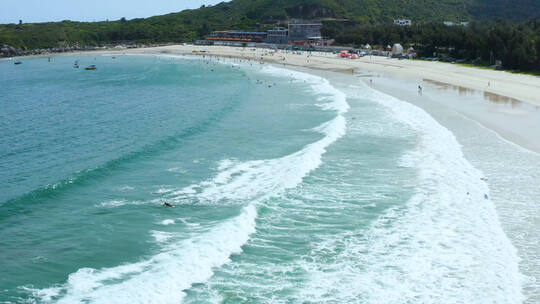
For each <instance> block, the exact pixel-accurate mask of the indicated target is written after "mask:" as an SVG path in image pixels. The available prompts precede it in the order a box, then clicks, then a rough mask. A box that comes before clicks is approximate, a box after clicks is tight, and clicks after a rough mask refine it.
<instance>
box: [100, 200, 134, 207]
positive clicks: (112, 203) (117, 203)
mask: <svg viewBox="0 0 540 304" xmlns="http://www.w3.org/2000/svg"><path fill="white" fill-rule="evenodd" d="M143 204H145V202H140V201H127V200H123V199H122V200H110V201H106V202H102V203H101V204H100V206H101V207H106V208H116V207H120V206H125V205H143Z"/></svg>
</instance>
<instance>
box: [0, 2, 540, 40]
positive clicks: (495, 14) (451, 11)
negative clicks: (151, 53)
mask: <svg viewBox="0 0 540 304" xmlns="http://www.w3.org/2000/svg"><path fill="white" fill-rule="evenodd" d="M539 16H540V1H539V0H512V1H511V0H234V1H231V2H222V3H220V4H218V5H215V6H211V7H201V8H200V9H195V10H185V11H182V12H179V13H172V14H168V15H163V16H155V17H151V18H146V19H133V20H118V21H112V22H92V23H90V22H71V21H63V22H51V23H37V24H20V25H19V24H9V25H0V45H3V44H8V45H10V46H13V47H16V48H29V49H35V48H51V47H58V46H66V45H76V44H79V45H101V44H106V43H119V42H124V41H134V42H141V43H149V42H178V41H191V40H193V39H198V38H201V37H203V36H204V35H207V34H208V33H209V32H210V31H212V30H215V29H232V28H234V29H246V30H248V29H249V30H259V29H267V28H271V27H273V26H275V24H276V23H280V22H281V23H285V22H286V21H287V20H289V19H291V18H298V19H349V20H350V21H351V22H353V23H354V24H385V23H389V22H391V21H392V20H393V19H395V18H408V19H412V20H413V22H415V23H418V22H429V21H436V22H440V21H445V20H451V21H465V20H467V21H472V20H485V19H487V20H493V19H496V18H502V19H509V20H514V21H521V20H526V19H529V18H532V17H539Z"/></svg>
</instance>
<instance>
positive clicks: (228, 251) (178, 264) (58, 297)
mask: <svg viewBox="0 0 540 304" xmlns="http://www.w3.org/2000/svg"><path fill="white" fill-rule="evenodd" d="M269 71H270V72H272V73H276V72H277V71H278V69H276V70H269ZM282 73H283V72H282ZM294 73H295V77H304V78H305V79H306V81H307V80H309V81H310V85H311V88H312V90H313V91H314V92H315V93H316V94H325V96H326V97H327V98H328V99H329V100H330V98H331V101H330V102H329V104H332V105H331V106H329V107H328V109H329V110H334V111H336V112H337V114H338V115H337V116H336V117H335V118H334V119H332V120H330V121H328V122H326V123H323V124H321V125H320V126H318V127H316V128H314V131H315V132H319V133H321V134H323V135H324V136H323V138H322V139H320V140H319V141H316V142H314V143H311V144H309V145H307V146H305V147H304V148H303V149H301V150H300V151H298V152H295V153H293V154H290V155H287V156H284V157H282V158H277V159H267V160H257V161H249V162H244V163H235V162H234V161H232V160H224V161H222V162H221V164H220V166H219V169H220V170H221V172H220V173H218V174H217V176H215V177H214V178H213V179H212V180H209V181H204V182H201V183H199V184H195V185H191V186H189V187H186V188H184V189H181V190H178V191H173V190H170V189H167V191H165V190H164V191H163V193H167V195H168V199H169V200H172V201H173V202H177V203H178V202H181V201H182V200H183V199H184V198H185V197H186V196H191V197H196V198H197V199H198V200H199V202H200V203H208V204H216V203H219V204H220V205H222V203H224V201H225V202H228V201H238V200H247V201H248V203H247V204H246V205H245V207H243V208H242V211H241V214H240V215H239V216H237V217H235V218H232V219H230V220H227V221H225V222H222V223H219V224H217V225H216V226H215V227H213V228H211V229H210V230H208V231H206V232H204V233H202V234H199V235H195V236H193V237H192V238H190V239H187V240H182V241H179V242H174V241H170V242H168V245H163V246H165V247H164V249H163V250H162V251H161V252H160V253H158V254H157V255H155V256H153V257H151V258H149V259H147V260H144V261H141V262H137V263H132V264H126V265H121V266H117V267H112V268H105V269H100V270H96V269H90V268H82V269H79V270H78V271H77V272H75V273H73V274H71V275H70V276H69V278H68V281H67V283H66V284H64V285H62V286H54V287H52V288H48V289H42V290H35V291H34V296H35V297H36V298H38V299H40V301H45V302H49V301H54V302H55V303H79V302H91V303H179V302H181V301H182V299H183V297H184V296H185V293H184V290H186V289H189V288H190V287H191V286H192V285H193V284H195V283H202V282H205V281H207V280H208V279H209V278H211V277H212V275H213V271H214V269H215V268H217V267H220V266H222V265H224V264H226V263H228V262H229V261H230V256H231V255H232V254H236V253H240V252H242V246H243V245H244V244H246V243H247V241H248V240H249V237H250V235H251V234H252V233H254V232H255V225H256V223H255V220H256V218H257V208H256V206H257V203H258V202H260V201H261V200H262V199H264V198H267V197H269V196H273V195H276V194H277V193H279V192H280V191H283V190H285V189H288V188H292V187H296V186H297V185H298V184H300V183H301V182H302V180H303V178H304V177H305V176H306V175H307V174H309V172H311V171H312V170H314V169H316V168H317V167H318V166H319V165H320V164H321V162H322V155H323V154H324V153H325V152H326V148H327V147H328V146H329V145H331V144H332V143H334V142H335V141H336V140H337V139H339V138H340V137H341V136H343V135H344V134H345V130H346V122H345V118H344V117H343V116H342V114H343V113H345V112H346V111H347V109H348V104H347V102H346V99H345V98H346V96H345V94H343V93H342V92H340V91H338V90H336V89H334V88H333V87H332V86H331V85H330V84H329V83H328V81H326V80H325V79H323V78H320V77H315V76H311V75H307V74H303V73H298V72H294ZM113 205H115V204H113ZM181 221H182V222H185V221H184V220H181ZM165 223H166V222H165V221H164V222H162V224H165ZM167 223H169V222H167ZM186 224H187V223H186ZM152 233H153V236H154V237H155V238H156V240H157V241H158V242H167V241H169V240H170V239H171V238H172V237H173V236H171V235H169V234H164V233H162V232H157V231H153V232H152Z"/></svg>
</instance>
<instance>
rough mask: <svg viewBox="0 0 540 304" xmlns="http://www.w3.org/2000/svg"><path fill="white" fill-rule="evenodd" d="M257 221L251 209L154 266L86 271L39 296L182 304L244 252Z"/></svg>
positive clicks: (168, 252)
mask: <svg viewBox="0 0 540 304" xmlns="http://www.w3.org/2000/svg"><path fill="white" fill-rule="evenodd" d="M256 216H257V211H256V208H255V206H254V205H248V206H246V207H245V208H243V210H242V212H241V214H240V215H239V216H237V217H235V218H233V219H231V220H228V221H226V222H223V223H220V224H219V225H217V226H215V227H214V228H212V229H211V230H210V231H208V232H206V233H203V234H201V235H198V236H195V237H193V238H191V239H188V240H184V241H181V242H179V243H175V244H170V245H167V246H166V247H165V248H164V250H163V251H162V252H160V253H159V254H157V255H155V256H153V257H152V258H150V259H148V260H144V261H141V262H138V263H133V264H126V265H121V266H117V267H112V268H105V269H101V270H96V269H91V268H82V269H79V270H78V271H77V272H75V273H73V274H71V275H70V276H69V278H68V281H67V283H66V284H65V285H63V286H62V287H61V288H59V287H53V288H49V289H44V290H37V291H35V292H34V295H35V296H37V297H39V296H41V295H47V297H48V298H49V299H53V300H54V302H55V303H81V302H91V303H178V302H179V301H181V300H182V298H183V297H184V293H183V290H185V289H187V288H189V287H190V286H191V285H192V284H193V283H196V282H204V281H206V280H207V279H208V278H210V277H211V276H212V274H213V269H214V268H215V267H219V266H221V265H223V264H224V263H227V262H229V257H230V255H231V254H234V253H240V252H241V251H242V250H241V247H242V245H243V244H245V242H247V240H248V239H249V235H250V234H251V233H253V232H254V231H255V218H256ZM41 300H45V299H44V298H41Z"/></svg>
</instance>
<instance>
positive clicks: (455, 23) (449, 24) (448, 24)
mask: <svg viewBox="0 0 540 304" xmlns="http://www.w3.org/2000/svg"><path fill="white" fill-rule="evenodd" d="M443 24H444V25H446V26H469V22H452V21H444V22H443Z"/></svg>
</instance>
